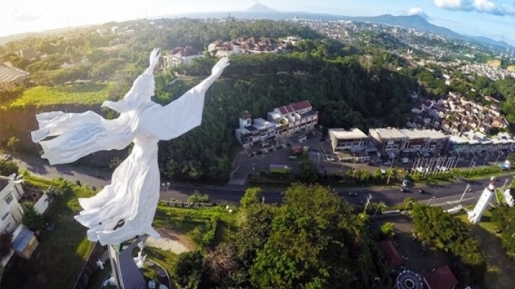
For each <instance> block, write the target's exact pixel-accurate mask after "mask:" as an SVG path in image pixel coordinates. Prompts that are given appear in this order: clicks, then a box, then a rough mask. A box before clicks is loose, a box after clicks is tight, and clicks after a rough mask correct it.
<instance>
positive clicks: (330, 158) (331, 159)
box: [325, 155, 334, 162]
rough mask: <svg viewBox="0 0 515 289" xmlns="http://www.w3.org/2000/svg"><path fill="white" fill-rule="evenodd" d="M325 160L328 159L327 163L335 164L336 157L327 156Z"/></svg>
mask: <svg viewBox="0 0 515 289" xmlns="http://www.w3.org/2000/svg"><path fill="white" fill-rule="evenodd" d="M325 158H326V159H327V161H329V162H334V157H333V155H326V156H325Z"/></svg>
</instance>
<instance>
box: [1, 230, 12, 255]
mask: <svg viewBox="0 0 515 289" xmlns="http://www.w3.org/2000/svg"><path fill="white" fill-rule="evenodd" d="M12 242H13V235H12V234H10V233H1V234H0V260H2V259H3V258H4V257H7V255H9V253H10V252H11V249H12Z"/></svg>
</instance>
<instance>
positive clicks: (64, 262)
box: [1, 177, 93, 289]
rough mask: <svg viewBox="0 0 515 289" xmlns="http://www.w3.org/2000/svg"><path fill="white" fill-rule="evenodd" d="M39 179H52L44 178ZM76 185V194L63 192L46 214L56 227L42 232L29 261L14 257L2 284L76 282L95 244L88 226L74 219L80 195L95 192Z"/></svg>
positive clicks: (56, 285) (60, 284)
mask: <svg viewBox="0 0 515 289" xmlns="http://www.w3.org/2000/svg"><path fill="white" fill-rule="evenodd" d="M31 179H33V178H32V177H27V178H26V181H27V182H29V183H31V184H33V185H34V184H35V183H32V182H31ZM36 183H37V182H36ZM39 183H40V184H44V183H50V182H47V181H44V180H41V181H39ZM54 184H55V183H54ZM73 187H74V194H69V195H63V196H61V197H60V198H59V199H58V200H56V201H55V202H54V203H53V204H52V205H51V206H50V208H49V209H48V211H47V213H46V215H45V219H46V220H47V222H48V223H50V224H52V223H54V230H53V231H44V232H43V233H42V235H41V237H40V241H39V246H38V247H37V249H36V251H35V252H34V254H33V255H32V257H31V259H30V260H29V261H26V260H23V259H20V258H18V259H17V260H15V262H14V263H13V267H12V268H10V269H9V271H6V272H5V274H4V278H3V279H2V286H1V287H2V288H6V289H8V288H27V289H29V288H30V289H31V288H40V289H46V288H49V289H54V288H71V287H72V286H73V284H74V282H75V280H76V278H77V275H78V273H79V271H80V269H81V267H82V265H83V264H84V261H85V259H86V257H87V255H88V253H89V250H90V249H91V247H92V246H93V243H91V242H89V241H88V240H87V239H86V228H84V227H82V226H81V225H80V224H78V223H77V222H76V221H75V220H74V219H73V216H74V215H75V214H76V212H77V211H79V205H78V202H77V197H88V196H91V195H93V192H92V191H91V190H89V189H87V188H84V187H75V186H73Z"/></svg>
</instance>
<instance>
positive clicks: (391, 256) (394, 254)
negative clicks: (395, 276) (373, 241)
mask: <svg viewBox="0 0 515 289" xmlns="http://www.w3.org/2000/svg"><path fill="white" fill-rule="evenodd" d="M377 245H378V247H379V250H380V251H381V253H382V254H383V260H384V262H385V263H386V265H387V266H388V267H390V269H398V268H401V267H402V265H404V260H403V259H402V257H401V255H400V254H399V251H397V248H396V247H395V245H394V244H393V242H392V240H390V239H388V240H383V241H380V242H378V243H377Z"/></svg>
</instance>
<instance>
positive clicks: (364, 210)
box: [363, 194, 372, 213]
mask: <svg viewBox="0 0 515 289" xmlns="http://www.w3.org/2000/svg"><path fill="white" fill-rule="evenodd" d="M371 199H372V195H370V194H369V195H368V197H367V203H366V204H365V208H364V209H363V213H365V212H366V211H367V208H368V205H369V204H370V200H371Z"/></svg>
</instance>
